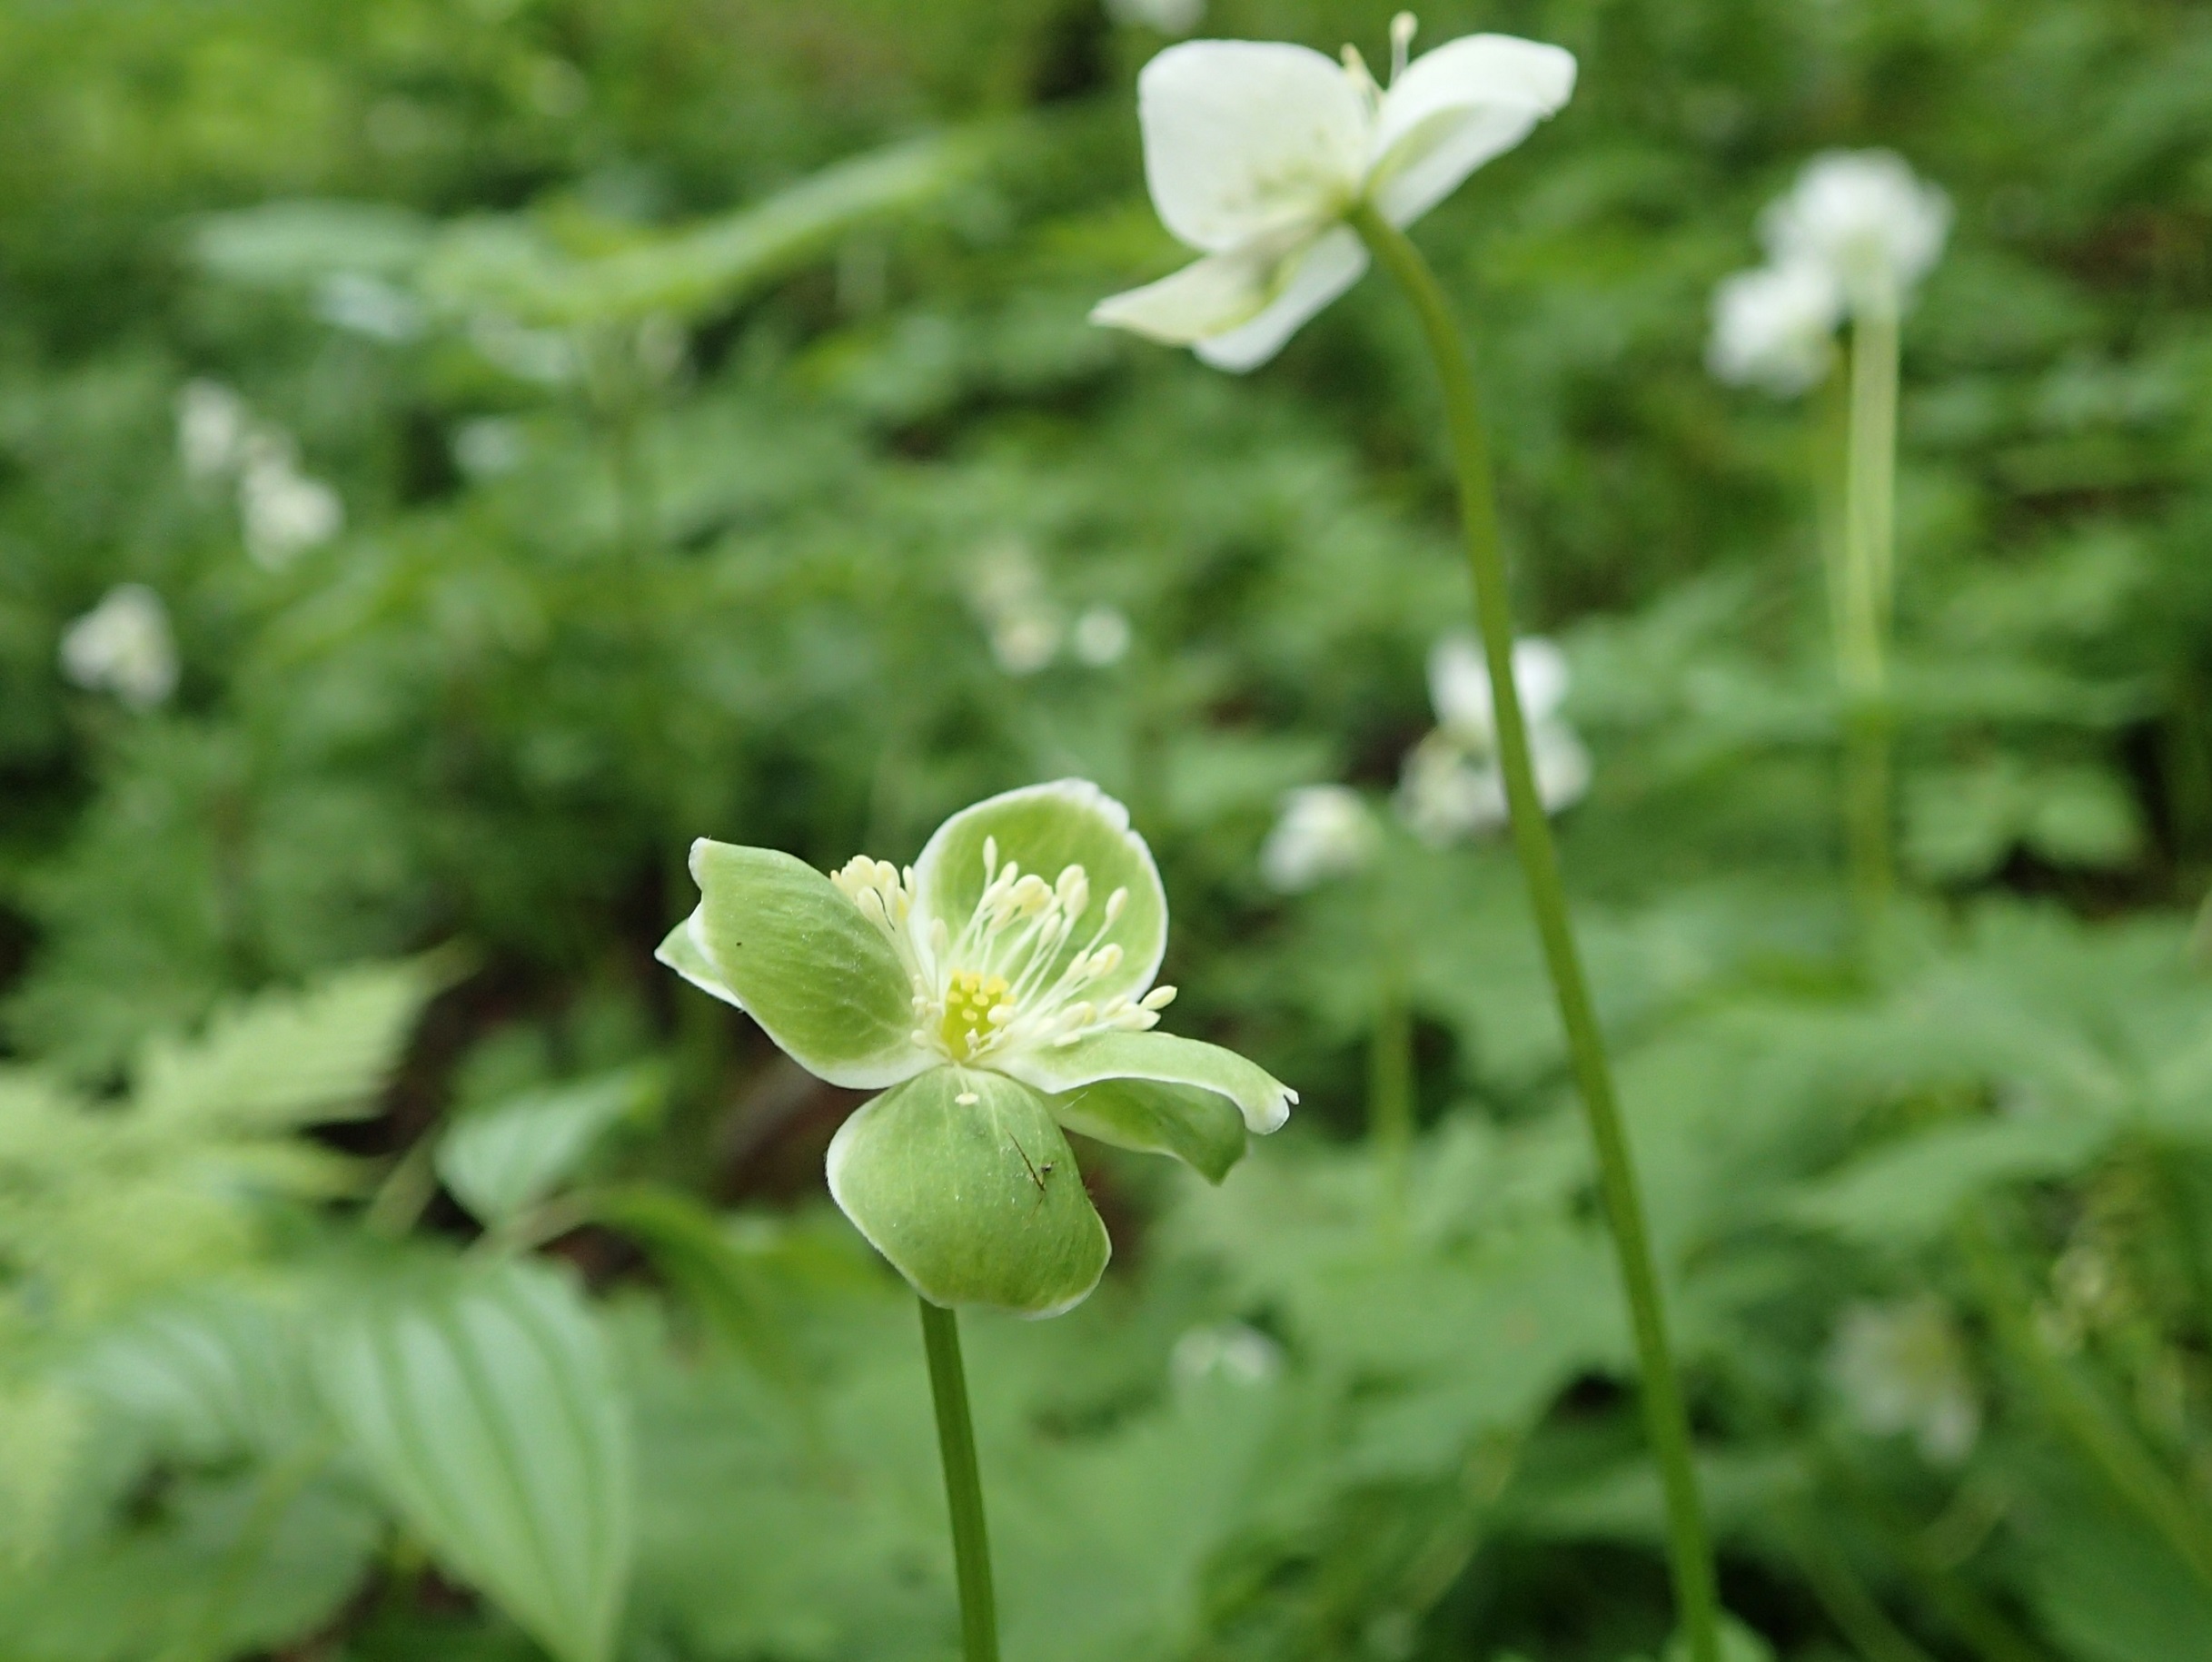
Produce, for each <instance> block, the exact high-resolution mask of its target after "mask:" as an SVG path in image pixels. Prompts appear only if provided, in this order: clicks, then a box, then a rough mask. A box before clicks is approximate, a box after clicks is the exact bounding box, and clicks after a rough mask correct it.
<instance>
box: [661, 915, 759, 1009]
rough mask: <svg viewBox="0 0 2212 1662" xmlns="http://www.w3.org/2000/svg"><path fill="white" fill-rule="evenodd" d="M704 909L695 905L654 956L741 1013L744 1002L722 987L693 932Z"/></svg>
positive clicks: (704, 991)
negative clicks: (734, 1006)
mask: <svg viewBox="0 0 2212 1662" xmlns="http://www.w3.org/2000/svg"><path fill="white" fill-rule="evenodd" d="M703 909H704V908H702V907H699V906H694V907H693V908H692V909H691V915H690V916H689V917H687V918H685V919H684V920H683V922H682V923H680V924H678V925H676V927H675V928H673V929H671V930H670V931H669V932H668V934H666V935H663V936H661V937H660V945H658V946H656V947H654V948H653V956H654V957H656V958H658V959H660V962H661V963H663V964H665V965H668V966H669V967H670V969H672V970H674V971H675V972H676V973H677V974H679V975H681V976H682V977H683V978H684V979H685V980H686V981H688V982H689V983H690V984H692V985H693V986H695V987H697V988H698V989H699V991H700V992H702V993H707V994H712V995H713V996H714V997H716V998H719V999H720V1000H721V1001H722V1002H723V1003H724V1004H735V1005H737V1007H738V1008H739V1009H740V1010H742V1009H744V1008H745V1001H744V1000H743V999H741V998H739V996H738V995H737V994H735V993H732V992H731V991H730V990H729V988H728V987H726V986H724V985H723V984H722V978H721V976H719V975H718V974H715V971H714V965H711V964H709V963H708V962H707V954H706V952H705V950H704V949H703V948H702V947H701V946H700V945H699V938H698V936H697V935H694V934H693V931H694V930H696V929H697V928H698V927H699V913H700V911H702V910H703Z"/></svg>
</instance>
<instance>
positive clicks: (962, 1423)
mask: <svg viewBox="0 0 2212 1662" xmlns="http://www.w3.org/2000/svg"><path fill="white" fill-rule="evenodd" d="M917 1297H918V1300H919V1302H920V1304H921V1307H922V1343H923V1346H924V1348H925V1349H927V1351H928V1353H929V1394H930V1397H931V1398H932V1400H934V1401H935V1402H936V1404H937V1450H938V1452H939V1453H940V1454H941V1455H942V1456H943V1457H944V1460H945V1503H946V1506H947V1509H949V1510H950V1512H951V1514H952V1557H953V1565H954V1568H955V1570H956V1571H957V1577H958V1580H959V1584H960V1650H961V1655H962V1657H964V1658H965V1662H998V1612H997V1602H996V1599H995V1598H994V1597H993V1594H992V1592H991V1543H990V1539H989V1537H988V1536H987V1534H986V1533H985V1530H984V1526H983V1479H982V1477H981V1476H980V1475H979V1474H978V1473H977V1469H976V1428H975V1425H974V1422H973V1421H971V1420H969V1418H968V1413H967V1370H965V1369H964V1368H962V1367H961V1365H960V1319H959V1318H958V1317H957V1316H956V1315H955V1314H954V1313H953V1312H952V1311H948V1310H946V1309H945V1308H943V1307H942V1306H941V1305H937V1304H932V1303H931V1302H930V1301H928V1300H927V1299H920V1298H919V1295H917Z"/></svg>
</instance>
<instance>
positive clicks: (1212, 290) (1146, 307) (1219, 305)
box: [1090, 226, 1326, 346]
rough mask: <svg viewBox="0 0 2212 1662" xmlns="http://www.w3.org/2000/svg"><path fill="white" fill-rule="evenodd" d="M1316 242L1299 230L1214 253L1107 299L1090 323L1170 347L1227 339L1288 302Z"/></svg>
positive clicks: (1100, 303)
mask: <svg viewBox="0 0 2212 1662" xmlns="http://www.w3.org/2000/svg"><path fill="white" fill-rule="evenodd" d="M1315 240H1316V237H1315V233H1314V232H1310V231H1308V230H1307V229H1306V228H1305V227H1304V226H1299V227H1295V228H1294V229H1293V230H1292V231H1291V232H1285V233H1281V234H1279V235H1277V236H1275V237H1273V238H1269V239H1263V240H1262V241H1260V242H1254V243H1251V244H1248V245H1246V246H1245V247H1244V248H1240V249H1235V250H1233V251H1231V252H1227V253H1220V254H1208V255H1207V256H1206V257H1205V259H1203V260H1196V261H1193V262H1191V263H1190V264H1188V265H1186V266H1185V267H1183V268H1182V269H1181V270H1180V271H1175V272H1168V274H1167V275H1166V276H1165V277H1162V278H1160V279H1159V280H1158V281H1157V282H1148V283H1146V284H1145V285H1144V287H1142V288H1138V289H1126V290H1124V291H1123V292H1121V293H1119V294H1109V295H1107V296H1106V299H1104V300H1102V301H1100V302H1098V303H1097V304H1096V305H1095V306H1093V307H1092V308H1091V319H1090V321H1091V322H1094V323H1104V324H1106V325H1107V326H1109V327H1111V328H1114V329H1126V330H1127V331H1129V332H1130V333H1132V334H1139V335H1143V336H1144V337H1145V338H1146V340H1149V341H1159V342H1161V344H1163V345H1166V346H1190V345H1193V344H1195V342H1197V341H1204V340H1205V339H1207V338H1208V337H1210V336H1218V335H1227V334H1229V333H1231V332H1232V331H1235V330H1239V329H1242V328H1243V327H1244V326H1245V325H1246V324H1247V323H1252V322H1256V321H1258V319H1259V318H1260V317H1261V316H1262V314H1263V313H1265V312H1266V311H1267V310H1268V308H1269V307H1270V306H1272V305H1274V304H1275V303H1276V302H1278V301H1279V300H1280V299H1281V298H1282V297H1283V295H1284V293H1285V292H1286V291H1287V290H1288V288H1289V287H1290V286H1291V284H1292V282H1293V281H1294V278H1295V276H1296V274H1297V272H1298V269H1299V262H1301V261H1303V260H1304V257H1305V254H1306V252H1307V250H1308V249H1309V248H1310V247H1311V246H1312V244H1313V242H1314V241H1315ZM1325 303H1326V302H1324V304H1325Z"/></svg>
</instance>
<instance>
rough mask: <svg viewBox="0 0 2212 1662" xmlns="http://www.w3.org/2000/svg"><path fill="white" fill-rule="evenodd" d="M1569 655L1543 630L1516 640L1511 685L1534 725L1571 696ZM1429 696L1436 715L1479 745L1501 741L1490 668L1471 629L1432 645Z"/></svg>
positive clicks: (1439, 722)
mask: <svg viewBox="0 0 2212 1662" xmlns="http://www.w3.org/2000/svg"><path fill="white" fill-rule="evenodd" d="M1567 686H1568V676H1567V655H1566V654H1565V653H1564V652H1562V651H1561V650H1560V649H1559V648H1558V647H1557V646H1556V645H1554V644H1553V643H1552V642H1551V641H1549V640H1546V639H1545V638H1543V637H1542V636H1541V635H1530V636H1525V637H1523V638H1522V639H1520V640H1516V641H1515V642H1513V690H1514V691H1516V692H1518V693H1519V694H1520V695H1521V714H1522V717H1523V719H1524V720H1525V721H1527V723H1528V724H1529V726H1530V727H1541V726H1542V725H1543V724H1544V723H1546V722H1548V721H1550V720H1551V719H1552V717H1555V716H1557V715H1558V714H1559V709H1560V706H1561V705H1562V704H1564V703H1565V702H1566V700H1567ZM1429 702H1430V703H1431V704H1433V705H1434V706H1435V707H1436V721H1437V725H1438V726H1440V727H1449V728H1451V729H1452V730H1453V732H1454V733H1456V734H1458V735H1460V736H1461V737H1463V738H1464V739H1465V740H1466V741H1467V743H1468V744H1469V745H1471V746H1472V747H1474V748H1476V749H1478V750H1483V751H1487V750H1490V749H1491V748H1493V747H1494V746H1495V745H1496V744H1497V716H1496V713H1495V710H1494V708H1493V706H1492V704H1491V699H1490V668H1489V666H1488V664H1486V663H1485V662H1484V660H1483V645H1482V642H1480V641H1479V640H1477V639H1476V638H1474V637H1473V635H1467V634H1455V635H1446V636H1445V637H1444V638H1443V639H1441V640H1439V641H1438V642H1437V643H1436V644H1435V645H1434V646H1433V647H1432V648H1430V649H1429Z"/></svg>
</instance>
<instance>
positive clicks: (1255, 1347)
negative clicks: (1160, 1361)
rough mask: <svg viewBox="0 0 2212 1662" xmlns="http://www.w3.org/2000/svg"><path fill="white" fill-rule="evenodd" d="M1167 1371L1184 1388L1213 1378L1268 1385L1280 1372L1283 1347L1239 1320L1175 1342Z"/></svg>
mask: <svg viewBox="0 0 2212 1662" xmlns="http://www.w3.org/2000/svg"><path fill="white" fill-rule="evenodd" d="M1168 1370H1169V1371H1170V1372H1171V1373H1173V1374H1174V1376H1175V1383H1176V1384H1178V1385H1181V1386H1185V1387H1188V1386H1191V1385H1195V1384H1196V1383H1198V1382H1199V1381H1200V1380H1214V1379H1220V1380H1229V1381H1230V1382H1231V1383H1233V1384H1237V1385H1271V1384H1273V1383H1274V1382H1275V1379H1276V1378H1277V1376H1279V1375H1280V1374H1281V1373H1282V1371H1283V1347H1282V1346H1281V1345H1279V1344H1277V1343H1275V1340H1272V1339H1270V1338H1268V1337H1267V1335H1266V1334H1265V1333H1263V1332H1261V1331H1259V1330H1258V1329H1257V1328H1251V1327H1246V1326H1245V1324H1244V1323H1243V1322H1241V1321H1225V1322H1223V1323H1222V1324H1221V1325H1220V1326H1218V1327H1195V1328H1192V1329H1191V1330H1190V1331H1188V1332H1186V1333H1185V1334H1184V1335H1183V1337H1182V1338H1180V1339H1178V1340H1175V1350H1174V1351H1173V1352H1172V1353H1171V1355H1170V1356H1169V1359H1168Z"/></svg>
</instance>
